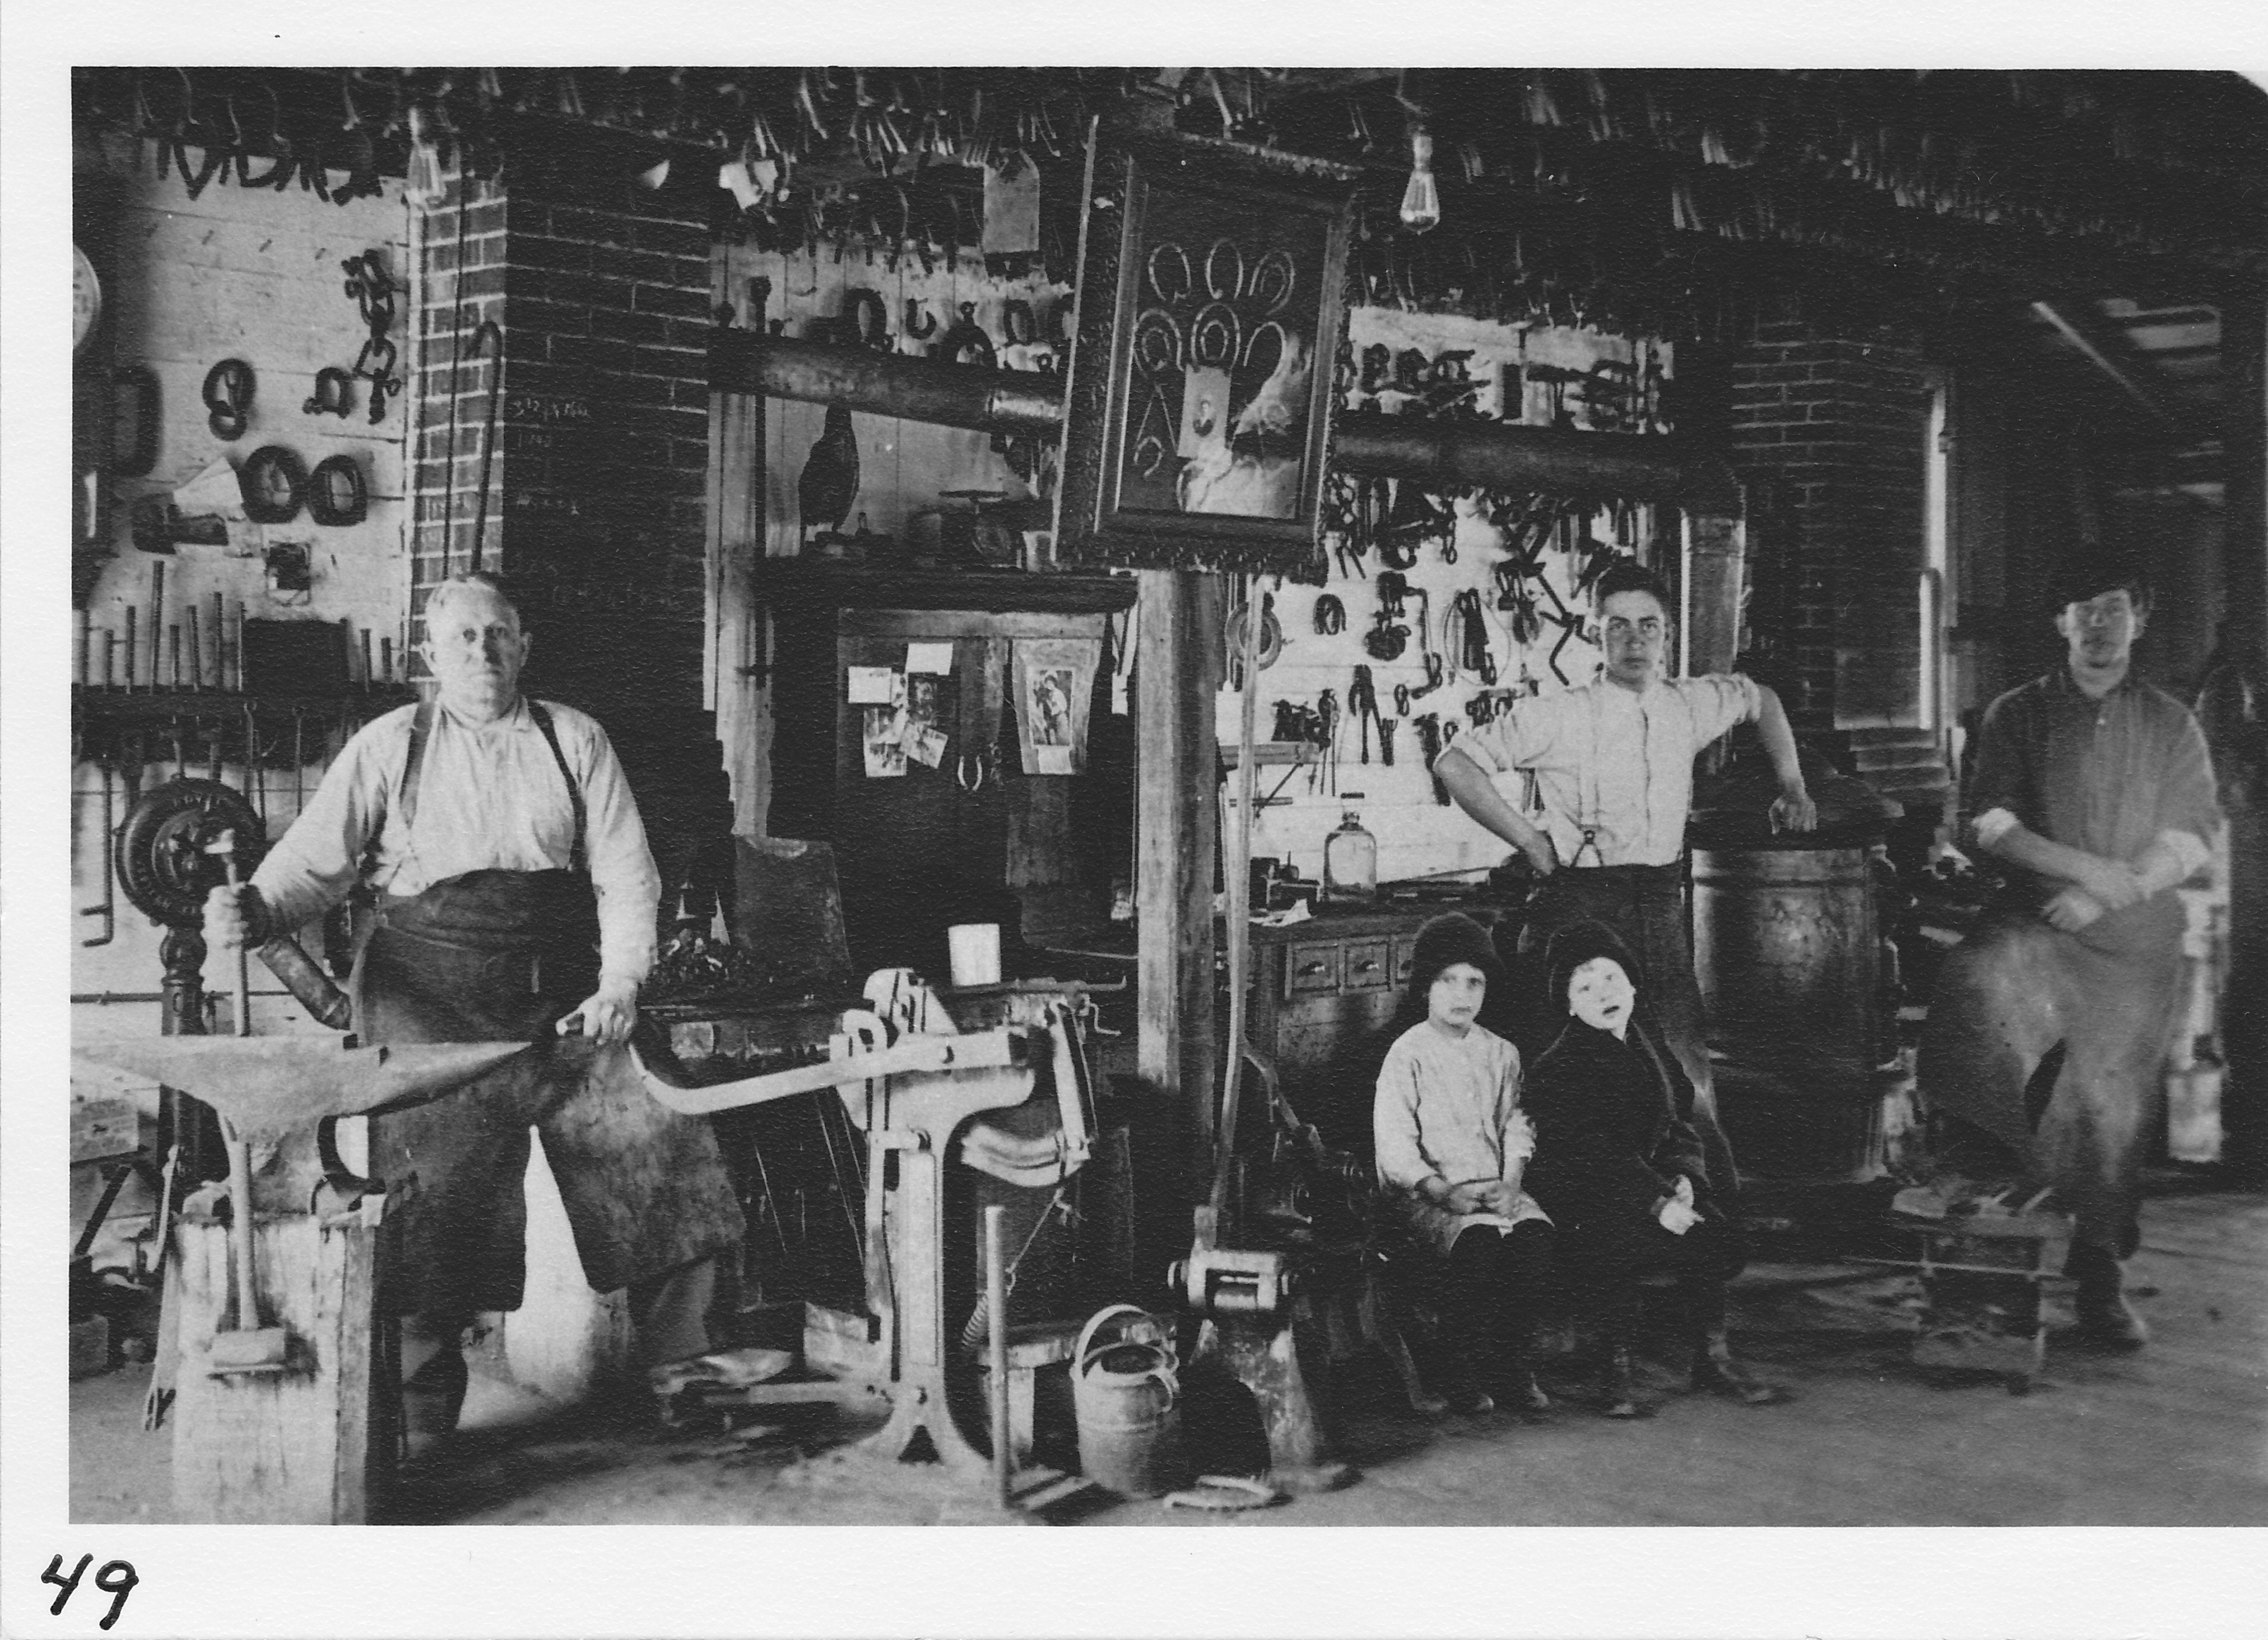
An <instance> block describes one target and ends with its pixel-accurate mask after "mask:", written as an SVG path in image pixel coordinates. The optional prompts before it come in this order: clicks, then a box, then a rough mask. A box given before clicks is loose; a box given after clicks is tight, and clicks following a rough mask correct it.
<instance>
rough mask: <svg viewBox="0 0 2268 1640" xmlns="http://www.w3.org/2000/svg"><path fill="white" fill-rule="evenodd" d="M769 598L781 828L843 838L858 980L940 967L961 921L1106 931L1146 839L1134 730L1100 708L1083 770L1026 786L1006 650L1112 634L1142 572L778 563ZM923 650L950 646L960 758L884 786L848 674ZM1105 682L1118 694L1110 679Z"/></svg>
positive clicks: (950, 722)
mask: <svg viewBox="0 0 2268 1640" xmlns="http://www.w3.org/2000/svg"><path fill="white" fill-rule="evenodd" d="M757 587H758V595H759V597H760V598H761V599H762V601H763V602H764V604H765V605H766V606H767V607H769V608H770V611H771V614H772V624H773V650H772V654H771V657H770V686H771V695H772V704H773V713H774V717H775V721H776V731H775V733H774V737H773V742H772V772H773V797H772V806H771V815H770V831H771V834H772V835H774V836H779V837H807V838H815V839H823V840H825V841H827V842H831V843H832V844H833V845H834V847H835V853H836V864H837V866H838V869H839V871H840V872H841V876H842V881H843V920H844V924H845V927H846V930H847V931H848V933H849V935H850V940H851V957H852V960H853V961H854V963H855V964H856V965H857V966H858V967H860V968H862V969H864V968H869V967H877V966H881V965H883V964H887V963H895V962H907V963H910V964H911V965H912V966H915V967H921V968H923V969H924V970H925V971H929V972H934V973H938V974H942V973H943V972H944V971H945V964H944V945H945V942H944V930H945V929H946V927H947V926H948V925H949V924H951V923H956V922H998V923H1003V924H1004V931H1005V934H1006V935H1007V937H1008V938H1009V940H1010V942H1011V944H1012V945H1013V942H1014V940H1015V939H1016V938H1018V937H1019V936H1020V937H1021V938H1023V939H1024V940H1026V941H1027V942H1031V943H1040V942H1043V941H1047V940H1062V939H1065V938H1074V937H1076V936H1077V935H1078V934H1079V933H1080V932H1082V931H1084V930H1088V929H1091V928H1094V927H1095V926H1098V925H1100V924H1101V923H1102V922H1103V921H1104V920H1105V919H1106V918H1107V916H1108V910H1109V894H1110V879H1111V876H1112V874H1113V866H1114V857H1113V851H1114V849H1115V851H1116V857H1119V858H1121V859H1123V857H1124V856H1125V855H1127V854H1128V853H1129V852H1130V846H1131V837H1132V831H1133V820H1132V814H1133V809H1132V784H1131V770H1132V757H1131V734H1130V730H1129V729H1128V728H1127V726H1126V724H1127V720H1125V719H1123V718H1115V717H1112V716H1111V715H1110V713H1109V710H1108V701H1107V699H1105V700H1102V701H1101V702H1098V705H1099V710H1094V711H1092V712H1091V713H1090V715H1089V741H1088V756H1087V768H1086V772H1085V773H1084V774H1080V775H1075V776H1027V775H1026V774H1025V773H1024V772H1023V769H1022V760H1021V754H1020V749H1019V747H1018V744H1017V739H1016V726H1015V719H1014V715H1013V706H1012V704H1011V703H1010V699H1009V697H1010V695H1011V688H1010V682H1009V680H1010V678H1011V675H1012V674H1011V666H1010V655H1011V649H1012V646H1013V644H1014V643H1016V642H1018V641H1019V640H1021V639H1028V638H1064V637H1077V638H1094V639H1101V638H1103V637H1104V636H1105V629H1106V626H1107V623H1108V619H1109V617H1110V615H1111V614H1114V613H1115V612H1116V611H1118V610H1122V609H1124V608H1126V607H1128V606H1129V605H1130V604H1131V603H1132V601H1133V598H1134V583H1133V582H1132V581H1131V580H1130V579H1127V578H1123V577H1107V576H1086V575H1076V576H1075V575H1068V574H1065V575H1027V574H1021V573H1015V572H1004V571H997V570H992V571H988V570H967V571H954V572H945V571H921V570H904V571H884V570H873V569H865V568H851V567H848V566H845V565H841V564H833V563H824V562H821V561H811V560H803V559H771V560H767V561H766V562H765V563H764V564H763V566H762V572H761V574H760V575H759V577H758V580H757ZM909 643H952V645H953V649H954V665H953V671H952V673H950V674H949V675H947V676H946V677H944V678H942V679H940V680H939V685H938V700H937V710H938V721H939V724H940V726H941V727H943V728H944V729H945V730H946V733H947V734H948V736H949V741H948V745H947V746H946V756H945V761H944V763H943V765H942V766H941V767H939V768H937V769H929V768H925V767H923V766H922V765H920V764H919V763H917V762H912V761H909V763H908V765H907V768H906V772H905V773H904V774H903V775H902V776H891V777H886V778H870V777H868V776H867V774H866V772H865V747H864V726H865V724H864V718H865V709H864V708H863V707H860V706H856V705H853V704H851V702H850V700H849V696H848V689H847V675H848V669H849V668H850V667H852V666H884V667H890V668H893V669H902V668H903V666H904V665H905V660H906V646H907V644H909ZM1096 682H1097V688H1099V689H1104V690H1107V689H1108V676H1107V674H1106V673H1102V672H1101V671H1100V670H1099V671H1098V673H1097V680H1096ZM1122 742H1123V744H1122ZM1119 869H1121V870H1123V866H1121V867H1120V868H1119Z"/></svg>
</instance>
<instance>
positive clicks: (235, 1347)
mask: <svg viewBox="0 0 2268 1640" xmlns="http://www.w3.org/2000/svg"><path fill="white" fill-rule="evenodd" d="M206 851H207V852H208V853H211V854H217V855H218V856H220V857H221V859H222V861H223V862H224V863H225V864H226V866H227V868H228V886H229V892H230V893H231V894H235V892H236V891H237V890H238V889H239V888H241V887H242V886H243V885H244V876H243V873H242V872H241V871H239V870H238V868H237V863H236V834H235V833H234V832H233V831H224V832H223V833H221V835H220V836H219V837H218V838H217V840H216V841H215V842H211V843H210V844H208V845H207V846H206ZM251 963H252V956H251V952H248V951H247V949H246V948H245V945H244V942H243V941H242V940H239V941H238V942H237V946H236V1033H237V1034H238V1035H239V1036H250V1035H251V1034H252V967H251ZM221 1138H222V1142H223V1144H224V1145H225V1149H226V1150H227V1152H228V1239H229V1250H230V1252H231V1253H232V1254H233V1255H234V1261H235V1264H236V1325H235V1326H234V1327H230V1328H227V1329H225V1330H223V1331H219V1332H216V1333H215V1334H214V1335H213V1340H212V1350H211V1353H210V1358H209V1363H208V1364H209V1368H210V1372H211V1373H212V1375H213V1376H214V1377H215V1378H220V1377H225V1376H226V1375H228V1374H230V1373H235V1372H285V1371H288V1370H289V1368H290V1366H291V1334H290V1333H289V1332H288V1331H286V1330H285V1329H284V1328H283V1327H262V1326H261V1324H260V1298H259V1288H258V1286H257V1284H256V1283H255V1280H254V1273H253V1229H252V1146H251V1145H250V1144H248V1143H247V1141H246V1140H245V1138H244V1136H242V1135H241V1134H240V1133H239V1132H238V1131H237V1128H236V1124H235V1123H233V1122H229V1121H227V1120H226V1119H225V1118H224V1119H223V1121H222V1124H221Z"/></svg>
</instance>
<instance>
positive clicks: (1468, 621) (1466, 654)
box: [1449, 587, 1496, 684]
mask: <svg viewBox="0 0 2268 1640" xmlns="http://www.w3.org/2000/svg"><path fill="white" fill-rule="evenodd" d="M1449 614H1450V618H1451V619H1453V620H1454V621H1456V623H1457V628H1458V633H1457V639H1456V642H1455V643H1454V646H1453V648H1454V653H1455V655H1456V658H1457V670H1458V671H1460V672H1462V673H1470V674H1471V675H1472V676H1474V677H1476V678H1478V679H1479V680H1481V681H1482V682H1483V683H1484V684H1492V683H1494V682H1495V681H1496V662H1495V660H1494V659H1493V658H1491V656H1490V654H1489V644H1488V624H1487V620H1486V618H1485V617H1484V615H1483V614H1481V598H1480V594H1479V593H1478V592H1475V591H1474V590H1473V589H1472V588H1471V587H1467V588H1465V589H1464V590H1463V591H1462V592H1459V593H1458V594H1457V595H1456V596H1455V597H1454V598H1453V599H1450V600H1449Z"/></svg>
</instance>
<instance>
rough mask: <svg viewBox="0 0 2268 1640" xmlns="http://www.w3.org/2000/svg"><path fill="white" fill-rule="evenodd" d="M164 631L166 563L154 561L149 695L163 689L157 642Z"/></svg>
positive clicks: (151, 587)
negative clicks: (159, 671)
mask: <svg viewBox="0 0 2268 1640" xmlns="http://www.w3.org/2000/svg"><path fill="white" fill-rule="evenodd" d="M165 631H166V561H165V560H164V559H163V558H159V559H157V560H155V561H154V562H152V563H151V565H150V690H151V694H153V695H154V694H155V693H157V691H158V689H159V688H163V687H164V685H163V684H162V682H161V681H160V680H159V678H158V661H159V659H160V657H159V655H158V640H159V639H160V638H161V637H163V636H165Z"/></svg>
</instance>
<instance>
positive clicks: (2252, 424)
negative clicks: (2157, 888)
mask: <svg viewBox="0 0 2268 1640" xmlns="http://www.w3.org/2000/svg"><path fill="white" fill-rule="evenodd" d="M2220 357H2221V372H2222V378H2223V380H2224V381H2225V382H2226V384H2227V385H2226V386H2224V387H2223V388H2222V410H2221V416H2222V423H2221V439H2222V446H2223V448H2224V449H2226V450H2227V452H2228V454H2227V456H2226V458H2225V460H2227V462H2228V490H2227V494H2226V496H2225V500H2224V504H2223V507H2222V517H2223V518H2224V519H2225V525H2224V527H2225V529H2226V531H2227V533H2226V535H2225V536H2224V538H2223V541H2222V547H2221V563H2222V564H2223V565H2224V566H2225V568H2224V570H2223V573H2224V574H2225V575H2226V576H2227V577H2228V601H2227V603H2226V604H2225V605H2224V606H2223V607H2224V609H2225V610H2226V612H2227V617H2228V619H2227V625H2226V628H2225V630H2226V633H2227V642H2226V643H2225V646H2224V649H2223V652H2222V656H2221V662H2222V665H2223V666H2236V667H2242V668H2243V669H2244V675H2245V678H2246V680H2249V682H2250V689H2251V691H2252V698H2253V699H2254V700H2255V701H2260V700H2263V699H2264V698H2268V286H2264V283H2263V282H2262V281H2261V280H2259V279H2257V278H2253V279H2247V280H2242V281H2239V282H2237V283H2235V287H2234V288H2233V289H2232V290H2230V291H2229V292H2228V299H2227V300H2225V301H2224V302H2223V303H2222V305H2221V311H2220ZM2227 685H2228V680H2224V683H2223V688H2221V689H2220V690H2219V691H2216V690H2215V688H2213V683H2212V681H2211V680H2208V683H2207V694H2208V695H2214V694H2216V693H2219V694H2220V695H2221V696H2222V698H2223V700H2224V702H2226V701H2228V700H2230V699H2231V698H2232V697H2234V698H2238V699H2241V698H2242V692H2241V691H2240V690H2231V689H2229V688H2228V687H2227ZM2206 716H2207V722H2206V732H2207V735H2208V738H2211V739H2216V741H2217V743H2216V744H2214V745H2213V758H2214V761H2215V762H2216V764H2218V765H2219V768H2218V770H2217V772H2218V773H2219V775H2220V788H2221V804H2222V806H2223V807H2224V808H2225V809H2226V810H2227V812H2228V846H2229V882H2228V890H2229V894H2228V898H2229V904H2228V925H2229V961H2228V985H2227V988H2226V989H2225V990H2224V991H2223V993H2222V996H2221V1045H2222V1048H2223V1050H2224V1051H2225V1053H2226V1054H2227V1055H2228V1082H2227V1084H2226V1085H2225V1086H2224V1088H2223V1091H2222V1095H2221V1123H2222V1129H2223V1131H2224V1133H2225V1135H2226V1136H2227V1148H2226V1151H2225V1159H2226V1161H2227V1163H2228V1168H2229V1171H2230V1172H2231V1173H2233V1174H2234V1175H2235V1178H2236V1179H2237V1180H2240V1181H2242V1182H2243V1183H2246V1184H2250V1185H2253V1186H2256V1187H2257V1185H2258V1184H2259V1183H2260V1182H2262V1181H2263V1180H2268V1010H2264V1009H2263V1008H2262V1007H2261V1005H2260V1002H2259V999H2260V998H2261V997H2264V996H2268V790H2264V789H2263V788H2264V785H2268V780H2264V774H2268V721H2264V718H2268V710H2263V709H2262V708H2260V707H2257V706H2256V708H2255V709H2254V713H2253V715H2252V717H2250V721H2246V720H2245V717H2244V714H2243V713H2242V711H2241V710H2224V711H2221V712H2213V711H2208V713H2207V715H2206Z"/></svg>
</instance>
